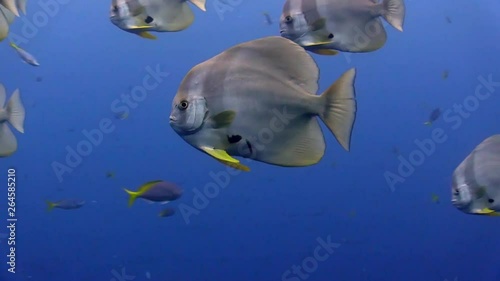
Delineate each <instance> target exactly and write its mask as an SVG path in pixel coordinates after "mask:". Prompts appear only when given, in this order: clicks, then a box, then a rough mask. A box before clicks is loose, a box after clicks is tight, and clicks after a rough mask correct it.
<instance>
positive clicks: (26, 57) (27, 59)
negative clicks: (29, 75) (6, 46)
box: [10, 42, 40, 66]
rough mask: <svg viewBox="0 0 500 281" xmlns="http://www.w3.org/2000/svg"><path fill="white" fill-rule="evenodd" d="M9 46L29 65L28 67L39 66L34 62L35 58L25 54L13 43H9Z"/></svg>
mask: <svg viewBox="0 0 500 281" xmlns="http://www.w3.org/2000/svg"><path fill="white" fill-rule="evenodd" d="M10 46H11V47H12V48H14V50H16V52H17V54H18V55H19V56H20V57H21V59H22V60H23V61H24V62H25V63H27V64H30V65H33V66H39V65H40V64H39V63H38V61H37V60H36V58H35V57H34V56H33V55H32V54H30V53H28V52H26V51H25V50H23V49H21V48H19V47H18V46H17V45H16V44H14V43H13V42H10Z"/></svg>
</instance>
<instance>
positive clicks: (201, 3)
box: [189, 0, 207, 12]
mask: <svg viewBox="0 0 500 281" xmlns="http://www.w3.org/2000/svg"><path fill="white" fill-rule="evenodd" d="M189 2H191V3H193V5H195V6H196V7H198V8H199V9H200V10H202V11H203V12H206V11H207V9H206V8H205V2H206V0H189Z"/></svg>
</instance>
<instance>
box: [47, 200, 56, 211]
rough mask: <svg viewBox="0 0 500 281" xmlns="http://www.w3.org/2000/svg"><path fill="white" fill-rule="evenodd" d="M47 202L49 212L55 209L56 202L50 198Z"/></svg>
mask: <svg viewBox="0 0 500 281" xmlns="http://www.w3.org/2000/svg"><path fill="white" fill-rule="evenodd" d="M45 203H47V212H50V211H52V209H54V207H55V206H56V204H55V203H52V202H50V201H49V200H45Z"/></svg>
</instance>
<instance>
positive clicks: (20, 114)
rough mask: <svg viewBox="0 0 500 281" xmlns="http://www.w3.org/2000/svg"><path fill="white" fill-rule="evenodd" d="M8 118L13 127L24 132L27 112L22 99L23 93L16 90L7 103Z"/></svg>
mask: <svg viewBox="0 0 500 281" xmlns="http://www.w3.org/2000/svg"><path fill="white" fill-rule="evenodd" d="M7 113H8V116H7V118H8V120H9V123H10V124H11V125H12V127H14V128H16V130H18V131H19V132H20V133H24V118H25V116H26V112H25V110H24V106H23V103H22V101H21V94H20V93H19V90H16V91H15V92H14V94H12V96H11V97H10V100H9V102H8V103H7Z"/></svg>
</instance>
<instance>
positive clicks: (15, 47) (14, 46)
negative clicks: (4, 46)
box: [9, 41, 19, 49]
mask: <svg viewBox="0 0 500 281" xmlns="http://www.w3.org/2000/svg"><path fill="white" fill-rule="evenodd" d="M9 45H10V46H11V47H12V48H14V49H19V47H18V46H17V45H16V43H14V42H12V41H10V43H9Z"/></svg>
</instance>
